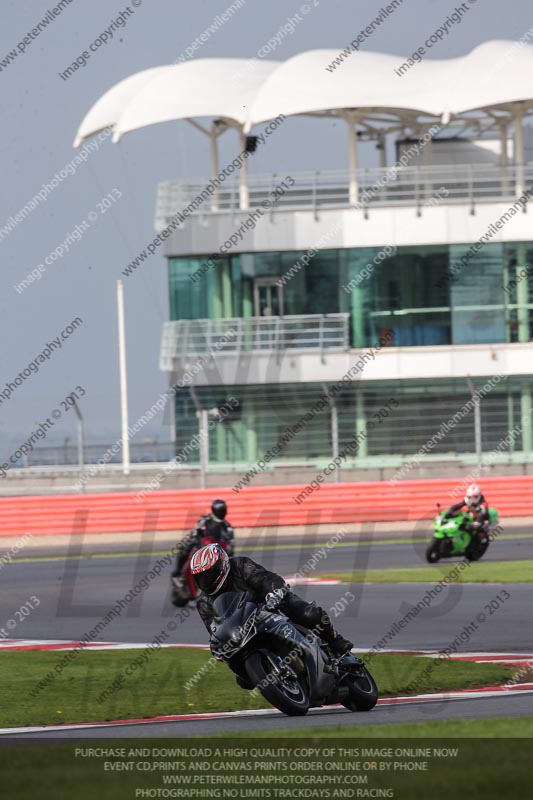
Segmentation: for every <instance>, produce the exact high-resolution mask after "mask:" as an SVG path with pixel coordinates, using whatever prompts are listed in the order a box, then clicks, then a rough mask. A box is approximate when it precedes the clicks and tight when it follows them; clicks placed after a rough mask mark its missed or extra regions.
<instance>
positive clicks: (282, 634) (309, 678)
mask: <svg viewBox="0 0 533 800" xmlns="http://www.w3.org/2000/svg"><path fill="white" fill-rule="evenodd" d="M213 610H214V615H215V616H214V620H213V622H212V623H211V641H210V645H211V652H212V653H213V655H214V656H215V658H217V659H218V660H219V661H225V662H226V663H227V664H228V666H229V667H230V669H232V670H233V672H234V673H235V674H236V676H237V683H238V684H239V686H241V688H243V689H257V690H258V691H259V692H260V693H261V694H262V695H263V697H264V698H265V699H266V700H268V702H269V703H271V704H272V705H273V706H275V707H276V708H278V709H279V710H280V711H283V713H284V714H287V715H289V716H298V715H303V714H307V712H308V710H309V708H317V707H319V706H323V705H330V704H333V703H341V704H342V705H343V706H344V707H345V708H347V709H349V710H350V711H370V709H372V708H374V706H375V705H376V703H377V701H378V689H377V686H376V684H375V681H374V679H373V678H372V675H371V674H370V672H369V671H368V670H367V669H366V667H365V665H364V664H363V662H362V661H361V660H360V659H359V658H356V657H355V656H354V655H352V653H347V654H345V655H344V656H341V657H340V658H339V657H337V656H335V655H334V654H333V653H332V651H331V650H330V648H329V647H328V645H327V644H325V643H324V642H323V641H321V639H319V638H318V637H317V636H316V635H315V634H314V633H313V632H312V631H309V630H308V629H306V628H303V627H301V626H299V625H295V624H294V623H293V622H291V621H290V620H289V618H288V617H287V616H286V615H285V614H283V613H281V612H280V611H279V610H276V611H272V610H270V609H268V607H267V606H266V605H257V604H256V603H254V602H253V600H252V599H251V596H250V594H249V593H248V592H242V593H241V592H227V593H225V594H221V595H219V596H218V597H217V598H216V599H215V600H214V602H213Z"/></svg>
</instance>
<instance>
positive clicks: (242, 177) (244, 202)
mask: <svg viewBox="0 0 533 800" xmlns="http://www.w3.org/2000/svg"><path fill="white" fill-rule="evenodd" d="M239 137H240V139H239V140H240V145H241V147H240V152H241V153H242V152H243V151H244V150H245V149H246V135H245V133H244V131H243V130H242V128H241V131H240V134H239ZM239 208H240V209H241V210H243V211H245V210H246V209H248V208H250V197H249V193H248V159H247V158H245V159H244V161H243V162H242V166H241V171H240V174H239Z"/></svg>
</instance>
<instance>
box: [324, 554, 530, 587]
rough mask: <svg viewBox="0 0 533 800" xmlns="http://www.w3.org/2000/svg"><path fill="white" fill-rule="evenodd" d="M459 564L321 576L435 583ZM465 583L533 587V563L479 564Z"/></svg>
mask: <svg viewBox="0 0 533 800" xmlns="http://www.w3.org/2000/svg"><path fill="white" fill-rule="evenodd" d="M458 563H459V560H456V559H453V560H449V561H448V560H447V561H444V562H441V564H438V565H435V566H433V567H430V566H427V567H409V568H407V569H369V570H367V571H366V572H327V573H324V574H321V575H317V577H320V578H332V579H334V580H338V581H342V582H343V583H435V582H438V581H439V580H441V579H442V578H444V577H445V576H446V575H448V573H449V572H450V570H452V569H453V567H454V566H455V565H456V564H458ZM455 581H456V582H461V583H533V561H498V562H491V561H476V562H475V563H473V564H471V565H470V567H469V568H468V569H464V570H463V571H462V572H459V573H458V575H457V577H456V578H455Z"/></svg>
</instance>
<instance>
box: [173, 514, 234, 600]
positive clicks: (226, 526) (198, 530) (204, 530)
mask: <svg viewBox="0 0 533 800" xmlns="http://www.w3.org/2000/svg"><path fill="white" fill-rule="evenodd" d="M226 514H227V506H226V503H225V502H224V500H213V502H212V503H211V514H206V515H205V516H204V517H200V519H199V520H198V522H197V523H196V526H195V528H194V529H193V530H192V531H191V532H190V533H189V534H188V536H186V537H185V538H184V539H182V540H181V542H179V544H178V553H177V556H176V565H175V567H174V571H173V572H172V587H173V591H172V602H173V604H174V605H175V606H183V605H184V604H185V603H184V601H183V599H182V595H183V589H184V579H183V571H184V569H185V566H186V564H187V561H188V560H189V557H190V554H191V551H192V550H193V549H194V548H197V547H202V546H203V544H204V543H205V538H206V536H209V537H214V538H215V539H216V540H217V541H219V542H221V541H224V542H225V543H226V549H227V552H228V554H229V555H232V554H233V550H234V546H233V540H234V537H235V531H234V530H233V528H232V526H231V525H230V523H229V522H228V521H227V520H226ZM180 596H181V597H180Z"/></svg>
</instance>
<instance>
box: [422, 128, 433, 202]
mask: <svg viewBox="0 0 533 800" xmlns="http://www.w3.org/2000/svg"><path fill="white" fill-rule="evenodd" d="M428 130H429V128H428ZM424 132H426V131H424ZM422 164H423V166H424V189H423V192H422V196H423V197H425V198H426V199H429V198H430V197H431V195H432V194H433V182H432V180H431V139H429V140H428V141H425V143H424V146H423V147H422Z"/></svg>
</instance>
